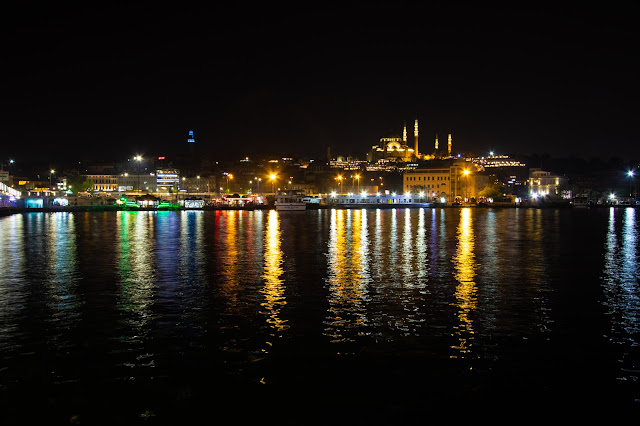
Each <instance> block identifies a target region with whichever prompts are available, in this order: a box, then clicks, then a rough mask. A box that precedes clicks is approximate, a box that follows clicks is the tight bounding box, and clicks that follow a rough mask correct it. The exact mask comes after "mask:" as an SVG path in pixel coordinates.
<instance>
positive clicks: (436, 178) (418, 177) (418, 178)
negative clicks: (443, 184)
mask: <svg viewBox="0 0 640 426" xmlns="http://www.w3.org/2000/svg"><path fill="white" fill-rule="evenodd" d="M423 177H424V180H425V181H428V180H450V179H449V176H407V181H418V180H423V179H422V178H423Z"/></svg>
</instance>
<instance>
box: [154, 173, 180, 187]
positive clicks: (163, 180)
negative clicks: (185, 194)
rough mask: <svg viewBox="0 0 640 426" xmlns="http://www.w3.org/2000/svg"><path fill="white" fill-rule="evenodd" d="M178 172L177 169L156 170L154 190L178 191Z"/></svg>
mask: <svg viewBox="0 0 640 426" xmlns="http://www.w3.org/2000/svg"><path fill="white" fill-rule="evenodd" d="M179 185H180V172H179V170H177V169H158V170H156V192H167V193H174V192H178V187H179Z"/></svg>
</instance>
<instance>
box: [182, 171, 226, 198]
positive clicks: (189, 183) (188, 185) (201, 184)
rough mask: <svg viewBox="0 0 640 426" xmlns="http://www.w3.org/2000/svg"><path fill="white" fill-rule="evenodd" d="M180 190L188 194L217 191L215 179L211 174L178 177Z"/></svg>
mask: <svg viewBox="0 0 640 426" xmlns="http://www.w3.org/2000/svg"><path fill="white" fill-rule="evenodd" d="M180 192H186V193H188V194H204V193H211V192H217V187H216V180H215V178H214V177H213V176H207V177H205V176H200V175H197V176H191V177H186V176H183V177H181V178H180Z"/></svg>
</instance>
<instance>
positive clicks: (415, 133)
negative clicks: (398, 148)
mask: <svg viewBox="0 0 640 426" xmlns="http://www.w3.org/2000/svg"><path fill="white" fill-rule="evenodd" d="M413 129H414V130H413V135H414V136H415V140H416V141H415V146H414V147H413V153H414V154H415V156H416V157H418V119H417V118H416V124H415V125H414V126H413Z"/></svg>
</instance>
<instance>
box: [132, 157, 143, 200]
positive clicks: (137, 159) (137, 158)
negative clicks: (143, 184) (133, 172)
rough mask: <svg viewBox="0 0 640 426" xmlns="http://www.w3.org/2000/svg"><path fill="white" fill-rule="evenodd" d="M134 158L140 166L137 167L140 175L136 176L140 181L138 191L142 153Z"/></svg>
mask: <svg viewBox="0 0 640 426" xmlns="http://www.w3.org/2000/svg"><path fill="white" fill-rule="evenodd" d="M134 159H135V160H136V161H137V162H138V167H137V170H138V173H137V175H138V177H137V178H136V181H137V182H138V185H137V186H138V187H137V188H136V189H137V190H138V191H140V162H141V161H142V156H141V155H136V156H135V157H134Z"/></svg>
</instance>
